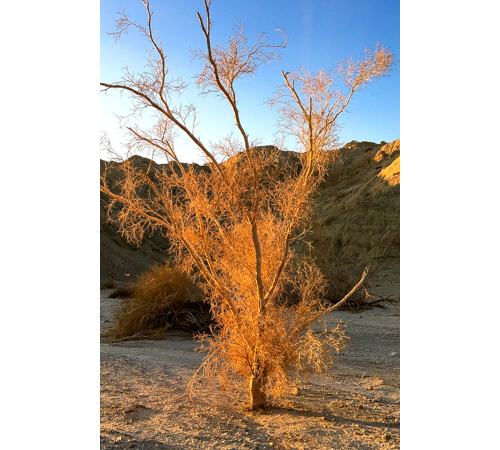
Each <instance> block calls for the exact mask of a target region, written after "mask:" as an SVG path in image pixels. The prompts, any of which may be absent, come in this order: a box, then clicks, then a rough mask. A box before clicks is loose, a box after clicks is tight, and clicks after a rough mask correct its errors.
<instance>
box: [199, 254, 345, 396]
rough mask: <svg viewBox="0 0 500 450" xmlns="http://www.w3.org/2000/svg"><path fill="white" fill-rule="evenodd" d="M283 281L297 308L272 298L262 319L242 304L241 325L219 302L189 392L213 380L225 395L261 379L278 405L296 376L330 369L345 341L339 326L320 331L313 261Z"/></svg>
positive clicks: (321, 307) (319, 280) (318, 279)
mask: <svg viewBox="0 0 500 450" xmlns="http://www.w3.org/2000/svg"><path fill="white" fill-rule="evenodd" d="M287 281H288V282H289V283H290V284H291V285H292V286H293V290H294V292H295V293H296V296H297V300H296V302H295V304H290V303H283V302H282V301H281V300H280V299H279V297H276V300H275V301H272V302H269V303H268V304H267V306H266V317H265V320H262V317H259V316H258V314H256V313H255V311H254V310H253V309H254V308H255V303H254V305H252V303H251V302H248V303H246V304H241V310H240V314H241V316H240V317H241V319H240V320H238V318H236V317H235V316H234V315H233V314H232V312H231V310H230V309H229V308H228V307H227V306H225V305H224V303H223V302H217V303H216V307H215V308H214V309H213V311H214V316H215V319H216V323H217V328H216V333H214V334H212V335H201V336H199V340H200V341H201V347H200V349H199V350H200V351H203V352H206V353H207V357H206V358H205V360H204V362H203V365H202V366H201V367H200V369H199V370H198V372H197V373H196V374H195V376H194V377H193V378H192V379H191V382H190V384H189V388H190V390H191V392H194V390H196V389H197V388H198V387H202V386H203V385H202V384H200V381H208V382H210V381H211V380H216V381H217V382H218V383H219V384H220V385H221V386H222V388H223V389H226V390H229V391H231V390H240V391H241V390H246V389H248V380H250V379H252V378H259V379H263V380H265V383H264V385H263V387H262V391H263V393H264V395H265V396H266V397H269V398H272V399H274V400H277V399H280V398H284V397H285V396H286V395H287V394H288V393H289V392H290V390H291V388H292V386H293V383H292V380H294V379H296V378H297V376H298V375H299V374H300V375H306V376H307V375H308V374H311V373H323V372H325V371H327V370H328V369H330V368H331V367H332V365H333V364H334V362H335V355H336V354H337V353H338V352H339V351H341V350H342V349H344V348H345V347H346V345H347V343H348V340H349V338H348V337H347V336H346V334H345V328H346V326H345V324H343V323H341V322H338V323H337V325H336V326H335V327H334V328H330V329H329V328H328V327H327V326H326V323H325V322H323V327H322V329H320V327H319V326H318V319H319V318H321V317H322V316H323V315H324V313H325V312H326V308H325V304H324V303H323V302H322V301H321V295H318V293H321V292H322V291H323V289H324V287H325V284H324V279H323V277H322V275H321V273H320V272H319V270H318V269H317V267H315V266H314V265H313V264H312V261H310V260H309V261H302V264H301V266H300V267H299V268H298V269H297V270H295V271H294V272H293V275H292V276H290V278H289V279H288V280H287ZM212 298H213V297H212ZM242 303H243V302H242ZM313 323H316V326H315V327H311V325H312V324H313Z"/></svg>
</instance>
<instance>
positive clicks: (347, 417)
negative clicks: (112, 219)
mask: <svg viewBox="0 0 500 450" xmlns="http://www.w3.org/2000/svg"><path fill="white" fill-rule="evenodd" d="M109 292H110V291H109V290H106V289H103V290H101V327H102V328H105V327H107V326H109V324H110V323H111V322H112V312H113V308H114V307H115V305H116V304H117V302H119V300H116V299H107V298H106V297H107V295H108V294H109ZM337 319H339V320H341V321H343V322H345V323H347V324H348V328H347V334H348V335H349V336H350V338H351V339H350V344H349V347H348V349H347V351H345V352H343V353H342V354H340V355H339V356H338V364H337V365H336V366H335V368H334V369H333V370H332V372H331V373H330V374H328V376H317V375H315V376H312V377H311V378H310V379H307V380H302V381H300V382H299V390H298V391H297V392H296V393H295V394H290V396H289V397H288V398H287V399H285V400H284V401H281V402H279V403H277V404H274V405H272V406H271V407H269V408H268V409H266V410H264V411H261V412H250V411H248V410H247V409H246V402H247V399H246V397H245V395H240V396H236V397H234V396H232V397H230V396H228V395H226V394H224V393H223V392H222V391H220V390H219V389H215V388H213V387H210V388H206V389H201V390H200V391H199V392H198V394H197V395H196V396H195V397H194V398H193V399H189V396H188V395H187V394H186V385H187V382H188V380H189V379H190V378H191V376H192V375H193V374H194V372H195V370H196V369H197V368H198V367H199V365H200V363H201V361H202V359H203V354H200V353H196V352H195V348H196V346H197V344H196V342H195V341H193V340H192V339H191V335H190V334H189V333H186V332H182V331H170V332H167V333H165V338H164V339H162V340H156V341H151V340H142V341H131V342H124V343H117V344H109V343H105V342H102V343H101V435H100V442H101V448H102V449H129V448H130V449H132V448H133V449H138V450H140V449H145V450H146V449H147V450H149V449H199V450H203V449H222V450H229V449H235V450H236V449H247V448H248V449H319V450H322V449H327V450H328V449H335V450H338V449H367V450H368V449H392V448H399V446H400V388H399V362H400V355H399V352H400V348H399V305H398V304H396V305H395V304H385V307H383V308H375V309H372V310H370V311H365V312H362V313H350V312H342V311H334V312H333V313H331V314H330V315H329V316H328V317H327V318H326V321H327V323H331V324H334V323H336V321H337Z"/></svg>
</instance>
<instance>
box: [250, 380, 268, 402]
mask: <svg viewBox="0 0 500 450" xmlns="http://www.w3.org/2000/svg"><path fill="white" fill-rule="evenodd" d="M264 384H265V379H264V378H262V377H255V376H254V375H252V377H251V378H250V410H252V411H253V410H255V409H259V408H263V407H264V406H266V394H265V392H264Z"/></svg>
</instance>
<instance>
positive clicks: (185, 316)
mask: <svg viewBox="0 0 500 450" xmlns="http://www.w3.org/2000/svg"><path fill="white" fill-rule="evenodd" d="M125 294H127V295H126V297H131V298H126V299H125V300H124V301H123V303H122V304H121V305H120V306H119V307H118V309H117V311H116V313H115V324H114V326H113V327H112V328H111V329H110V331H109V333H108V337H109V338H110V339H111V340H115V341H116V340H128V339H134V338H135V339H138V338H141V339H144V338H149V339H155V338H159V337H160V336H161V333H162V332H163V331H165V330H167V329H169V328H172V327H173V328H180V329H186V330H190V331H196V330H201V329H204V328H208V327H209V326H210V324H211V322H212V321H211V314H210V306H209V305H208V304H207V303H204V302H203V291H202V290H201V288H200V287H199V286H198V285H197V284H196V283H195V282H194V281H193V280H192V278H191V277H190V276H189V275H188V274H187V273H186V272H184V271H183V270H181V269H179V268H178V267H176V266H174V265H172V264H166V265H161V266H160V265H156V266H154V267H153V268H152V270H151V271H149V272H147V273H145V274H143V275H142V276H141V277H139V279H138V280H137V281H136V282H135V283H134V284H132V285H131V286H130V287H129V288H127V292H125Z"/></svg>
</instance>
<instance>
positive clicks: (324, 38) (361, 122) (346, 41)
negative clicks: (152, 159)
mask: <svg viewBox="0 0 500 450" xmlns="http://www.w3.org/2000/svg"><path fill="white" fill-rule="evenodd" d="M150 3H151V9H152V11H153V13H154V14H153V28H154V29H155V30H156V31H157V33H158V36H159V37H160V39H161V40H162V42H163V47H164V50H165V53H166V54H167V62H168V65H169V67H170V74H171V75H172V77H177V76H181V75H182V76H183V78H184V79H185V80H186V81H188V82H190V83H191V87H192V89H191V90H190V92H189V93H188V95H187V96H186V98H185V99H183V100H182V101H183V102H184V103H187V102H188V101H189V102H193V103H196V104H197V105H198V107H199V110H198V116H199V120H198V122H199V126H198V128H197V131H196V133H197V135H198V136H200V137H201V138H202V140H204V141H206V142H208V141H209V140H212V141H216V140H218V139H220V138H222V137H224V136H225V135H227V134H228V133H229V132H230V131H231V130H235V126H234V119H233V117H232V114H231V110H230V108H229V105H228V104H227V103H226V102H224V101H222V100H220V99H218V98H215V97H207V98H203V97H200V96H199V95H198V91H197V89H196V86H195V83H194V79H193V78H192V77H193V76H194V75H195V74H196V73H198V72H199V67H200V66H199V63H198V62H197V61H193V62H191V54H190V51H189V49H190V46H191V47H192V48H203V47H204V39H203V35H202V32H201V29H200V27H199V23H198V19H197V16H196V11H200V12H203V1H202V0H176V1H167V0H151V2H150ZM100 8H101V14H100V25H101V54H100V78H101V81H103V82H114V81H119V79H120V77H121V75H122V74H123V68H124V67H125V66H128V67H129V69H130V70H131V71H132V70H134V71H136V72H140V71H142V68H143V66H144V64H145V57H146V50H145V49H146V47H147V46H148V42H147V40H146V38H145V37H144V36H141V35H140V34H139V33H138V32H137V31H136V30H132V29H131V30H130V31H129V34H128V35H124V36H123V37H122V38H121V40H120V41H118V43H115V41H114V37H113V36H109V35H108V34H107V33H108V32H112V31H114V20H115V19H116V18H117V15H116V13H117V12H118V11H121V10H123V9H124V8H125V9H126V11H127V14H128V15H129V17H130V18H131V19H133V20H136V21H140V22H142V23H145V18H146V11H145V7H144V5H143V4H142V1H141V0H107V1H101V6H100ZM399 16H400V13H399V0H301V1H297V0H288V1H284V0H254V1H251V2H249V1H235V0H213V2H212V8H211V18H212V20H213V22H214V23H213V30H212V33H213V43H214V44H218V43H221V42H222V41H224V42H225V41H227V39H228V38H229V36H230V35H231V34H232V29H233V27H234V26H235V25H236V24H237V23H238V22H239V21H241V22H243V23H244V25H245V31H246V36H247V38H248V39H249V41H250V42H252V41H254V40H255V38H256V37H257V35H258V33H259V32H261V31H264V32H267V33H268V36H269V41H270V43H279V42H280V38H281V35H280V33H278V32H275V31H274V30H275V29H277V28H280V29H286V35H287V38H288V39H289V42H288V45H287V47H286V49H285V50H284V51H283V59H282V60H281V61H280V63H279V64H278V65H276V64H272V65H271V66H267V65H265V66H261V68H260V69H259V72H258V73H257V76H256V77H254V78H252V79H243V80H239V82H237V84H236V87H237V88H238V91H237V96H238V98H239V106H240V113H241V117H242V121H243V125H244V127H245V128H246V130H247V132H248V133H249V134H250V138H251V139H252V138H260V139H261V143H262V145H267V144H272V142H273V133H274V132H275V131H276V128H275V127H274V124H275V120H276V115H275V112H274V111H273V110H271V109H270V108H269V107H268V106H266V105H263V102H264V101H265V100H266V99H268V98H270V97H272V95H273V93H274V92H275V89H276V86H277V85H279V84H281V83H282V81H283V80H282V77H281V73H280V71H281V70H283V71H285V72H287V71H291V70H298V69H300V67H301V66H304V67H305V68H306V69H307V70H310V71H314V70H318V69H330V68H333V67H335V66H336V65H337V64H338V63H339V62H340V61H341V60H342V59H348V58H349V57H350V56H352V57H353V58H354V59H361V58H362V57H363V51H364V49H365V48H366V47H368V48H370V49H373V48H374V47H375V45H376V43H377V41H380V42H381V43H382V44H383V45H385V46H386V47H389V48H390V49H391V50H392V51H393V53H394V54H395V56H396V60H397V62H398V63H397V65H396V68H395V70H394V71H393V72H392V73H391V76H390V77H389V78H384V79H382V80H379V81H377V82H375V83H374V84H372V85H369V86H368V87H367V88H366V89H365V90H364V91H361V92H358V93H356V95H355V96H354V97H353V100H352V101H351V103H350V106H349V108H348V112H347V113H344V114H343V115H342V116H341V118H340V123H341V124H343V128H342V131H341V135H340V139H341V141H342V142H344V143H345V142H349V141H351V140H357V141H373V142H380V141H382V140H384V141H387V142H390V141H392V140H395V139H399V138H400V119H399V113H400V109H399V101H400V95H399V89H400V84H399V78H400V77H399V73H400V71H399V57H400V46H399V39H400V34H399V31H400V20H399ZM129 105H130V103H129V101H128V98H127V96H126V95H125V94H124V95H123V96H122V97H120V95H119V94H118V93H111V92H110V93H108V95H104V94H101V120H100V121H101V131H106V132H107V133H108V136H109V137H110V139H111V142H112V145H113V146H114V148H115V150H118V149H119V148H120V147H121V144H123V143H124V142H125V139H124V136H123V133H122V132H121V131H120V130H119V129H118V121H117V119H116V118H115V116H114V113H118V114H125V113H126V112H127V111H128V107H129ZM177 149H178V151H179V153H180V154H181V159H182V160H183V161H186V162H192V161H199V155H198V152H197V151H196V149H195V147H194V145H193V144H192V143H191V142H190V141H188V140H186V139H184V138H179V140H178V141H177Z"/></svg>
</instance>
